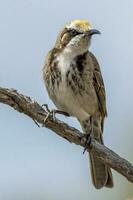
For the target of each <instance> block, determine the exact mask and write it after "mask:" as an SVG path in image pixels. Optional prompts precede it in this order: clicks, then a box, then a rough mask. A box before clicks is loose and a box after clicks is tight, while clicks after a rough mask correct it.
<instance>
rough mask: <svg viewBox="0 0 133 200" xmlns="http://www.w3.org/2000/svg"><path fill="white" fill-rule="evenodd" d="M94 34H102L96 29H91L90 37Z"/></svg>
mask: <svg viewBox="0 0 133 200" xmlns="http://www.w3.org/2000/svg"><path fill="white" fill-rule="evenodd" d="M94 34H101V32H100V31H98V30H96V29H90V30H89V31H88V35H89V36H91V35H94Z"/></svg>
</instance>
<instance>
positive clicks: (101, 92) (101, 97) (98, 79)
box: [89, 52, 107, 120]
mask: <svg viewBox="0 0 133 200" xmlns="http://www.w3.org/2000/svg"><path fill="white" fill-rule="evenodd" d="M89 54H90V57H91V58H92V62H93V65H94V73H93V84H94V87H95V91H96V94H97V98H98V102H99V109H100V113H101V116H102V118H103V120H104V117H105V116H107V110H106V95H105V87H104V82H103V78H102V74H101V70H100V66H99V63H98V61H97V59H96V57H95V56H94V55H93V54H92V53H91V52H89Z"/></svg>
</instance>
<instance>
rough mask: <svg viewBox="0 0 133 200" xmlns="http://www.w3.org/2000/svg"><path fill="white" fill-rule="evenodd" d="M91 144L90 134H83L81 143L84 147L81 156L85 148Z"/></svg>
mask: <svg viewBox="0 0 133 200" xmlns="http://www.w3.org/2000/svg"><path fill="white" fill-rule="evenodd" d="M91 142H92V135H91V134H84V135H83V136H82V137H81V143H82V144H83V145H84V150H83V154H84V153H85V151H86V150H87V147H88V146H90V145H91Z"/></svg>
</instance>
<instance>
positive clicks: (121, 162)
mask: <svg viewBox="0 0 133 200" xmlns="http://www.w3.org/2000/svg"><path fill="white" fill-rule="evenodd" d="M0 102H1V103H3V104H7V105H9V106H11V107H12V108H14V109H15V110H17V111H18V112H20V113H24V114H26V115H27V116H29V117H30V118H31V119H32V120H33V121H34V122H36V123H39V124H40V125H42V126H45V127H47V128H49V129H51V130H52V131H53V132H55V133H56V134H57V135H59V136H61V137H62V138H65V139H67V140H68V141H69V142H71V143H75V144H76V145H80V146H83V147H84V144H83V143H82V140H81V137H82V133H81V132H80V131H78V130H77V129H75V128H74V127H70V126H69V125H67V124H66V123H64V122H62V121H60V120H58V119H57V118H54V119H53V118H52V117H51V115H49V117H48V118H47V120H46V121H45V120H44V119H45V118H46V116H47V115H48V111H47V109H44V107H42V106H40V105H39V104H38V103H37V102H36V101H35V100H33V99H31V98H30V97H28V96H25V95H23V94H20V93H18V92H17V90H14V89H7V88H2V87H0ZM87 151H94V152H95V154H96V155H97V157H98V159H100V160H101V161H102V162H103V163H105V164H106V165H108V166H109V167H111V168H113V169H114V170H116V171H117V172H118V173H120V174H122V175H123V176H125V177H126V178H127V179H128V180H129V181H130V182H133V165H132V164H131V163H129V162H128V161H127V160H125V159H123V158H122V157H120V156H119V155H117V154H116V153H115V152H113V151H112V150H110V149H109V148H107V147H105V146H104V145H101V144H99V143H98V142H96V141H94V140H92V142H91V146H89V145H88V147H87Z"/></svg>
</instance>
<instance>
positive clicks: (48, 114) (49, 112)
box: [42, 104, 69, 124]
mask: <svg viewBox="0 0 133 200" xmlns="http://www.w3.org/2000/svg"><path fill="white" fill-rule="evenodd" d="M42 107H45V108H46V112H47V115H46V117H45V119H44V124H45V123H46V121H47V119H48V118H49V117H50V118H51V120H52V121H55V119H56V117H55V115H56V114H61V115H65V116H67V117H69V114H68V113H66V112H64V111H62V110H56V109H53V110H51V111H50V110H49V108H48V105H47V104H43V105H42Z"/></svg>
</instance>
